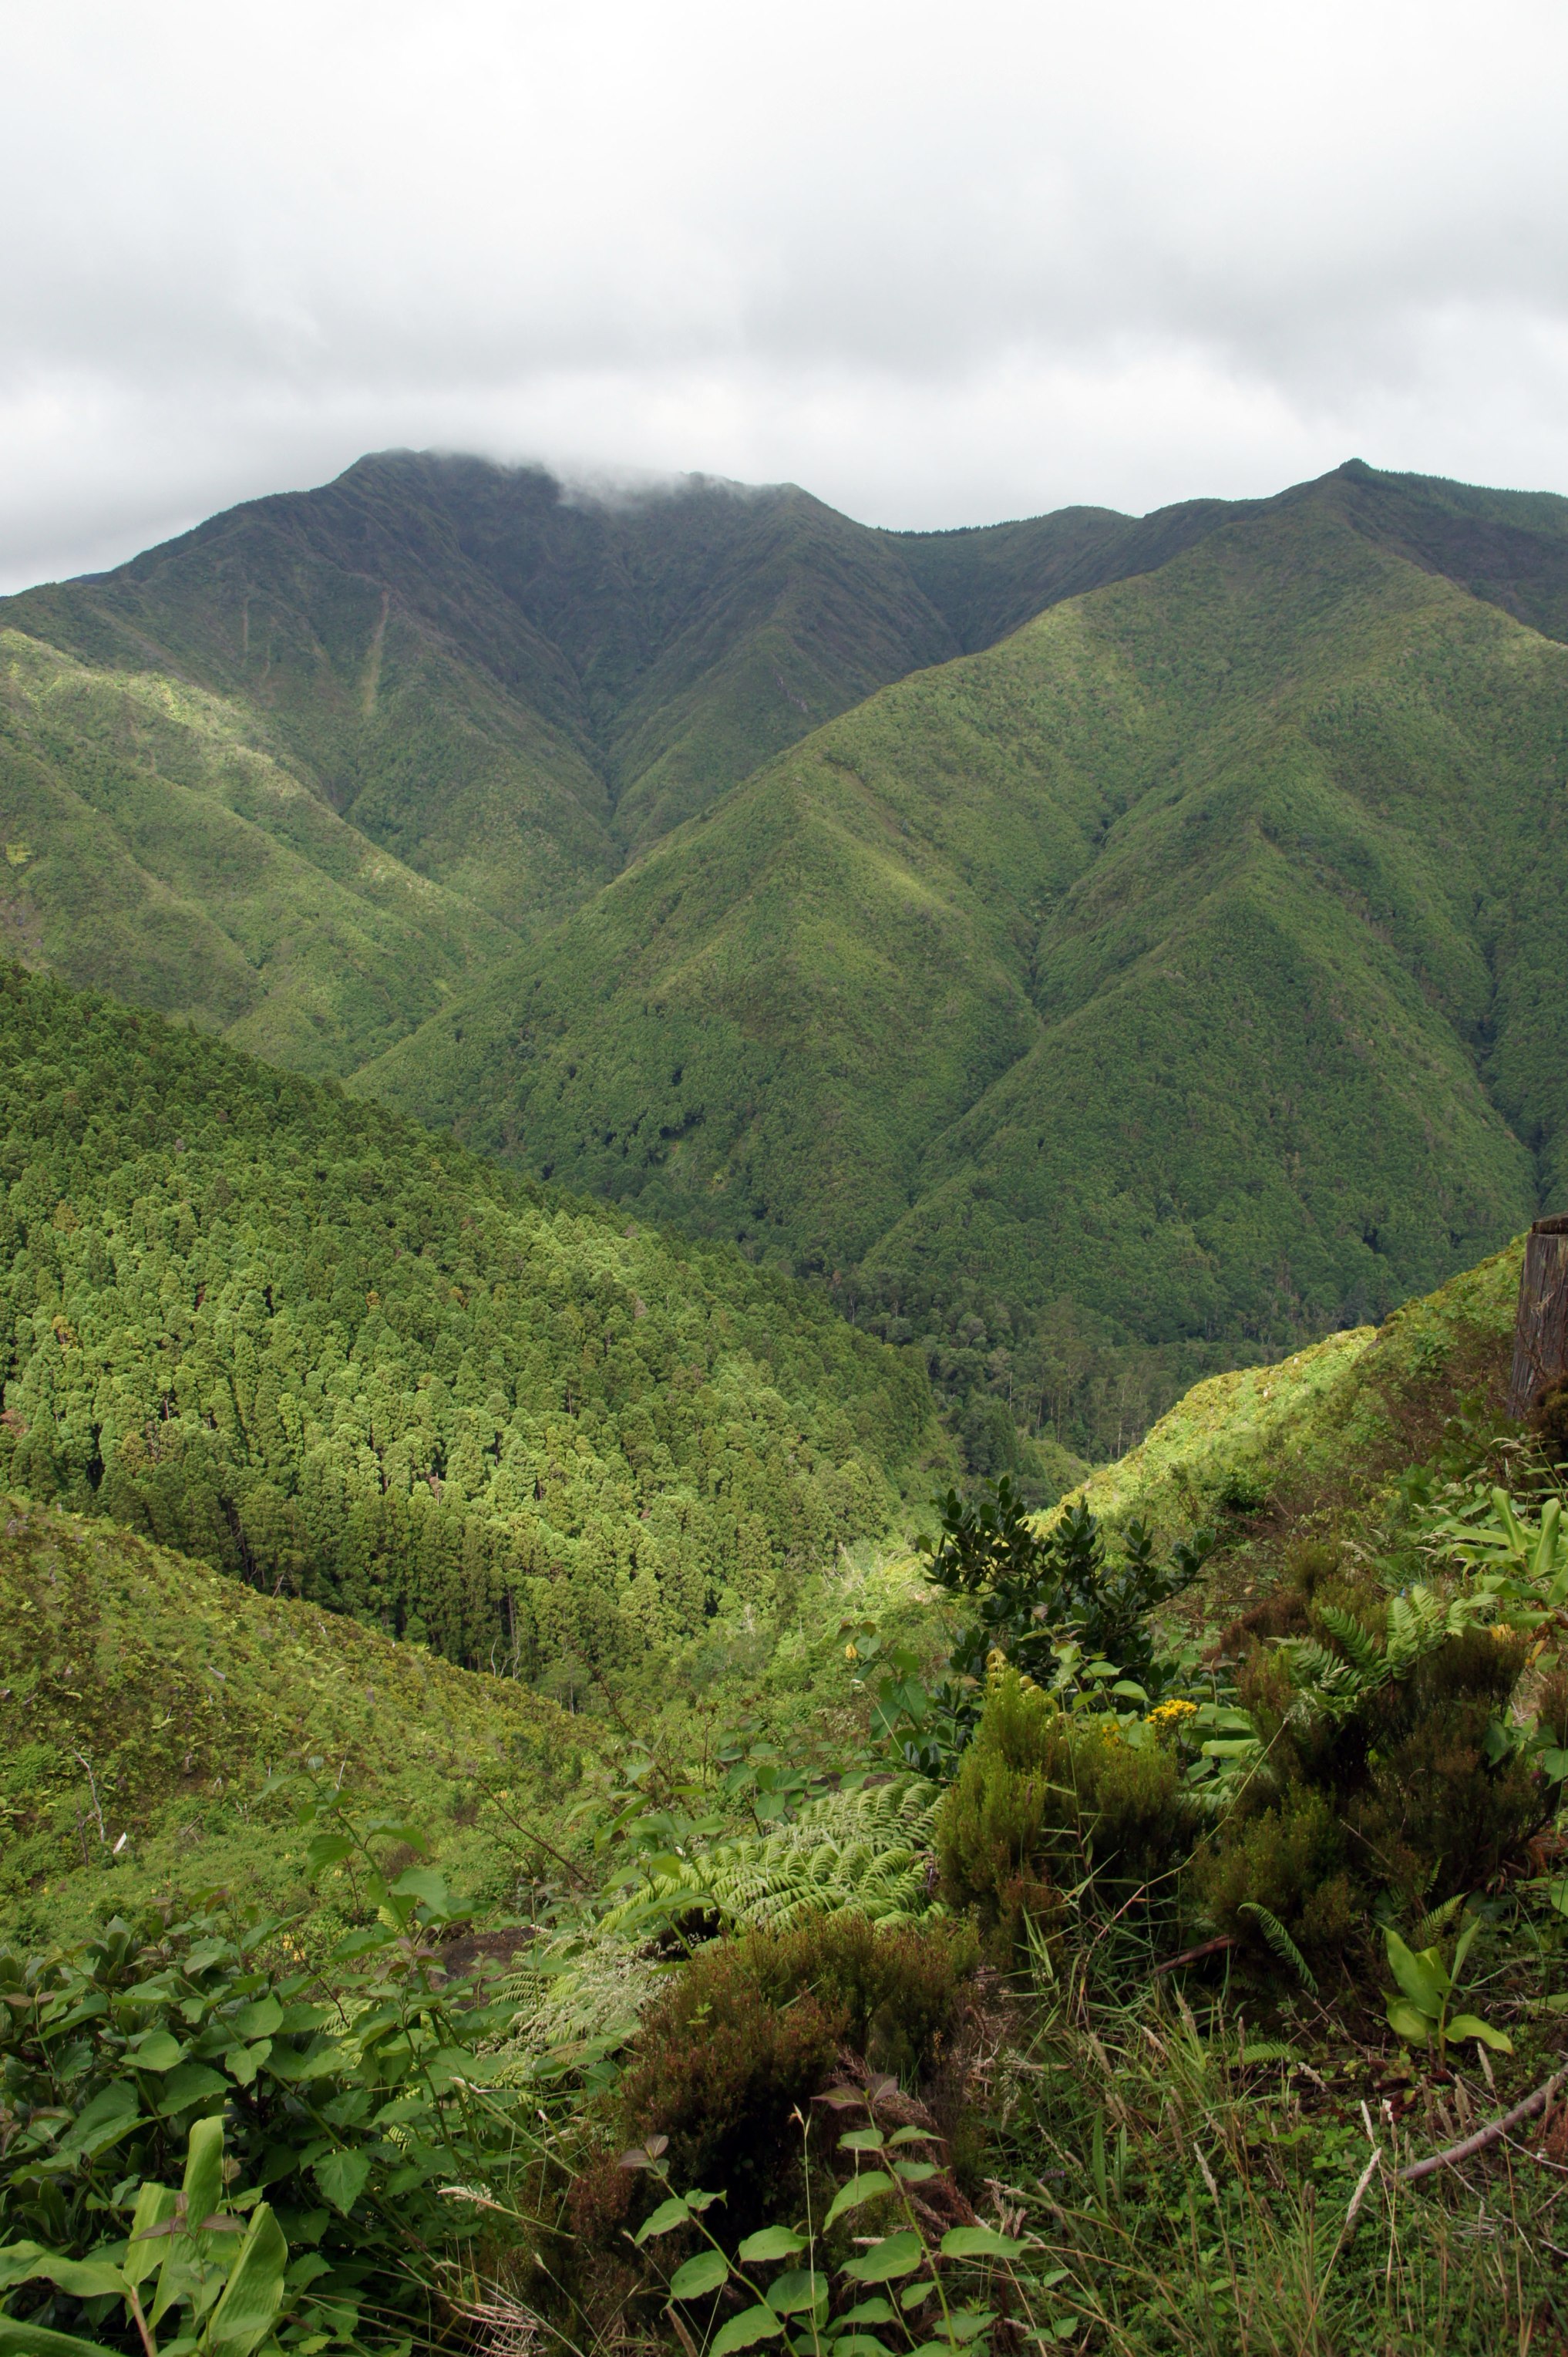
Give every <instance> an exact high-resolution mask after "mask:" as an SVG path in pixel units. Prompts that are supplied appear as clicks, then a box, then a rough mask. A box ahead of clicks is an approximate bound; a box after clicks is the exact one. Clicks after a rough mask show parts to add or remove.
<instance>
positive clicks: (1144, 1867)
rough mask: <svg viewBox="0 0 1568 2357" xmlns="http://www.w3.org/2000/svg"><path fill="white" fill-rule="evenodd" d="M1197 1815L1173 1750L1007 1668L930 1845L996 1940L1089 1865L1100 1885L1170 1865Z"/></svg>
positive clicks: (1037, 1912) (963, 1901)
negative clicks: (1075, 1708)
mask: <svg viewBox="0 0 1568 2357" xmlns="http://www.w3.org/2000/svg"><path fill="white" fill-rule="evenodd" d="M1196 1831H1197V1811H1196V1808H1195V1806H1194V1804H1193V1803H1192V1801H1191V1800H1190V1798H1189V1797H1188V1795H1187V1792H1186V1791H1185V1790H1184V1788H1183V1785H1182V1781H1181V1772H1180V1770H1179V1767H1178V1765H1177V1762H1176V1758H1175V1755H1174V1754H1173V1753H1172V1752H1170V1751H1168V1750H1166V1749H1164V1748H1163V1747H1161V1746H1159V1745H1156V1744H1154V1743H1148V1744H1144V1745H1137V1746H1134V1745H1133V1744H1131V1743H1128V1742H1127V1741H1125V1740H1124V1739H1123V1738H1122V1736H1121V1734H1120V1733H1119V1731H1118V1729H1117V1728H1116V1727H1115V1726H1114V1724H1113V1723H1111V1722H1109V1721H1108V1720H1106V1719H1105V1718H1104V1717H1102V1716H1101V1714H1098V1713H1075V1712H1071V1711H1066V1710H1063V1709H1062V1708H1061V1706H1060V1705H1059V1704H1058V1702H1057V1701H1056V1700H1055V1699H1054V1697H1052V1696H1051V1695H1047V1694H1045V1693H1043V1692H1042V1691H1041V1690H1040V1689H1039V1688H1038V1687H1036V1686H1035V1685H1033V1684H1031V1683H1030V1682H1029V1681H1028V1680H1027V1679H1026V1678H1023V1677H1020V1675H1019V1674H1018V1673H1017V1672H1016V1671H1015V1670H1011V1669H1006V1670H1002V1671H999V1672H998V1673H997V1674H995V1675H993V1678H992V1679H991V1681H990V1683H989V1685H988V1687H987V1691H986V1699H985V1708H984V1711H983V1715H982V1717H981V1721H980V1725H979V1727H978V1729H977V1730H976V1734H975V1738H974V1740H973V1742H972V1744H971V1746H970V1748H969V1749H968V1750H967V1751H966V1752H965V1754H964V1757H963V1760H962V1763H961V1767H960V1770H959V1773H958V1778H957V1781H955V1782H954V1783H953V1784H952V1785H951V1786H950V1789H949V1791H948V1792H947V1793H946V1794H945V1795H944V1797H943V1800H942V1803H941V1806H940V1810H939V1812H938V1816H937V1855H938V1857H939V1859H940V1865H941V1871H942V1883H943V1889H944V1891H945V1892H946V1895H947V1897H948V1898H949V1899H950V1900H951V1901H952V1902H953V1903H954V1904H956V1905H958V1906H961V1907H970V1908H973V1909H974V1910H975V1912H976V1914H977V1915H978V1917H979V1920H980V1921H981V1923H982V1925H983V1928H984V1929H985V1931H986V1932H988V1933H990V1934H991V1935H992V1936H993V1941H994V1942H996V1943H998V1944H1000V1945H1002V1946H1005V1945H1007V1944H1009V1943H1011V1941H1012V1940H1014V1939H1015V1938H1016V1936H1017V1935H1018V1932H1019V1931H1020V1928H1021V1924H1022V1919H1023V1918H1024V1917H1025V1916H1026V1915H1028V1916H1033V1917H1036V1918H1044V1917H1048V1916H1049V1915H1050V1913H1051V1912H1052V1910H1053V1907H1054V1905H1055V1894H1056V1890H1057V1889H1058V1887H1059V1885H1060V1884H1061V1883H1062V1881H1063V1880H1064V1879H1067V1880H1073V1881H1076V1880H1078V1879H1079V1878H1080V1877H1081V1876H1082V1875H1083V1874H1084V1873H1085V1872H1086V1871H1087V1870H1088V1869H1089V1868H1090V1867H1093V1868H1094V1869H1095V1872H1096V1878H1097V1882H1098V1885H1099V1887H1100V1888H1101V1889H1102V1890H1111V1889H1115V1890H1117V1891H1120V1892H1124V1891H1125V1890H1126V1889H1129V1888H1130V1887H1133V1886H1136V1885H1137V1884H1140V1883H1148V1882H1157V1881H1159V1880H1161V1879H1163V1878H1165V1877H1167V1876H1169V1875H1170V1874H1171V1873H1172V1872H1173V1870H1174V1869H1175V1868H1176V1867H1178V1866H1179V1865H1180V1863H1181V1861H1182V1859H1183V1858H1184V1857H1186V1855H1187V1851H1188V1849H1189V1848H1190V1846H1191V1844H1192V1841H1193V1838H1194V1836H1195V1834H1196Z"/></svg>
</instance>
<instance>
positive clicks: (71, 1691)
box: [0, 1498, 593, 1940]
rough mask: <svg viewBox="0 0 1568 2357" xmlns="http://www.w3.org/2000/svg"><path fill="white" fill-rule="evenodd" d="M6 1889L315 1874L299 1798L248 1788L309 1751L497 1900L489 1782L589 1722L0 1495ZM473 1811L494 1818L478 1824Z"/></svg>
mask: <svg viewBox="0 0 1568 2357" xmlns="http://www.w3.org/2000/svg"><path fill="white" fill-rule="evenodd" d="M0 1518H3V1519H0V1754H3V1759H4V1769H3V1771H0V1772H3V1776H4V1798H3V1803H0V1805H3V1807H4V1813H5V1841H4V1855H3V1859H0V1905H3V1907H4V1910H5V1918H6V1920H7V1922H8V1924H9V1926H10V1928H11V1930H12V1932H13V1933H14V1934H19V1935H21V1936H25V1937H27V1938H30V1939H35V1940H36V1939H40V1938H43V1937H45V1936H46V1935H47V1934H48V1932H54V1933H56V1934H57V1935H59V1934H60V1933H62V1932H64V1931H66V1930H67V1929H70V1930H71V1931H80V1930H83V1929H85V1928H86V1927H87V1925H88V1924H89V1923H90V1922H91V1921H92V1919H93V1916H94V1914H95V1912H97V1911H99V1910H106V1911H111V1912H112V1911H115V1910H118V1911H120V1912H123V1913H124V1912H129V1913H132V1914H134V1913H136V1912H138V1911H139V1910H142V1909H145V1906H146V1905H147V1904H148V1903H149V1901H150V1900H151V1899H152V1898H153V1897H155V1896H156V1895H157V1894H159V1893H162V1892H165V1891H166V1890H167V1889H169V1888H170V1887H171V1886H173V1887H175V1888H183V1889H186V1890H187V1891H188V1892H194V1891H199V1890H201V1889H208V1888H210V1887H212V1886H215V1885H218V1884H224V1885H237V1887H238V1888H239V1889H242V1891H243V1892H244V1893H245V1894H246V1897H247V1899H248V1900H250V1901H251V1902H252V1903H253V1904H257V1905H264V1906H265V1907H266V1908H268V1909H269V1910H279V1911H281V1912H284V1913H288V1912H290V1911H292V1910H295V1909H296V1908H298V1907H299V1906H300V1905H301V1904H302V1903H304V1902H305V1901H306V1899H307V1897H308V1893H307V1890H306V1884H305V1882H304V1879H303V1877H302V1872H301V1861H300V1858H299V1856H298V1845H297V1842H296V1841H295V1838H294V1835H293V1833H292V1819H290V1818H286V1817H285V1819H283V1820H282V1821H280V1820H279V1819H278V1817H277V1815H276V1813H275V1812H274V1811H271V1810H269V1809H268V1808H267V1806H265V1805H264V1803H263V1801H262V1800H261V1799H260V1797H259V1796H261V1795H263V1793H264V1792H265V1790H266V1787H267V1785H268V1783H269V1781H270V1780H271V1779H272V1778H274V1776H275V1775H278V1774H280V1773H282V1772H284V1771H287V1770H298V1769H299V1768H300V1766H301V1763H302V1762H304V1761H306V1760H311V1759H317V1760H320V1761H321V1762H322V1770H321V1772H322V1774H323V1775H324V1776H325V1778H326V1779H327V1780H328V1781H332V1780H335V1779H338V1778H343V1779H344V1780H346V1781H347V1783H348V1785H349V1789H351V1790H353V1791H355V1792H362V1793H364V1794H366V1795H367V1796H369V1797H370V1798H371V1799H373V1801H374V1803H375V1804H376V1806H377V1807H378V1808H379V1809H381V1811H383V1812H384V1813H389V1814H391V1815H393V1816H395V1817H398V1818H400V1819H402V1820H403V1821H406V1822H413V1823H417V1824H423V1825H424V1826H426V1827H427V1828H429V1830H430V1832H431V1834H432V1835H433V1836H434V1837H435V1838H438V1839H439V1840H440V1841H441V1844H442V1847H443V1852H444V1855H445V1856H446V1859H447V1862H448V1865H449V1867H451V1868H452V1869H453V1870H454V1871H455V1872H456V1873H457V1874H459V1875H460V1876H461V1877H462V1878H463V1879H464V1880H465V1882H467V1883H468V1884H469V1885H471V1886H473V1887H475V1888H477V1889H479V1890H480V1891H481V1893H482V1894H483V1896H484V1897H485V1898H486V1900H488V1901H489V1903H490V1904H492V1905H493V1904H495V1903H498V1902H504V1900H506V1899H507V1897H508V1896H509V1895H510V1889H511V1880H512V1870H511V1869H510V1868H509V1867H507V1866H506V1865H505V1864H504V1863H502V1864H498V1862H497V1858H496V1841H495V1835H496V1828H497V1825H498V1824H500V1823H502V1820H501V1819H499V1817H497V1815H496V1813H495V1810H494V1805H493V1803H489V1802H488V1800H487V1799H486V1796H487V1795H488V1794H489V1792H491V1791H492V1790H500V1789H503V1788H506V1787H507V1786H509V1785H510V1783H511V1782H512V1781H518V1782H520V1783H521V1784H522V1785H523V1786H524V1787H526V1786H527V1785H528V1784H529V1783H530V1782H531V1781H532V1778H533V1776H534V1775H535V1774H536V1773H537V1772H538V1763H539V1762H540V1761H541V1760H542V1759H543V1758H545V1757H546V1756H547V1755H553V1757H554V1758H555V1760H556V1761H557V1763H558V1766H559V1769H560V1771H561V1773H562V1775H563V1776H564V1777H565V1778H566V1779H567V1780H568V1781H570V1778H571V1776H572V1774H573V1773H575V1769H574V1767H573V1762H574V1760H577V1761H580V1760H581V1759H582V1758H583V1757H584V1756H585V1753H586V1752H591V1749H592V1744H593V1733H592V1730H591V1729H590V1728H587V1727H585V1726H584V1725H583V1724H582V1723H581V1722H580V1721H573V1720H570V1719H568V1718H566V1717H564V1716H563V1715H562V1713H561V1712H560V1711H559V1710H558V1709H557V1708H556V1707H555V1706H554V1705H553V1704H552V1703H549V1702H547V1701H545V1700H544V1699H543V1698H542V1696H540V1695H536V1694H534V1693H532V1692H531V1691H530V1689H529V1688H528V1687H526V1686H523V1685H521V1684H519V1683H518V1682H517V1681H516V1680H515V1679H506V1678H492V1677H488V1676H485V1677H480V1676H475V1675H473V1674H465V1673H463V1672H461V1671H459V1670H456V1669H455V1668H453V1667H452V1666H451V1665H450V1664H449V1663H446V1662H443V1661H440V1660H438V1659H435V1658H433V1657H432V1656H431V1655H430V1654H429V1653H428V1652H425V1651H424V1650H423V1649H422V1648H419V1647H416V1646H413V1645H407V1644H399V1643H397V1642H395V1641H393V1640H392V1639H391V1638H389V1637H384V1636H382V1635H381V1632H380V1631H377V1630H371V1629H366V1628H364V1627H362V1626H361V1625H360V1623H358V1622H356V1621H354V1620H348V1619H345V1618H343V1617H342V1616H340V1615H329V1614H327V1613H324V1612H323V1611H322V1610H321V1609H319V1607H317V1606H312V1605H306V1604H302V1603H297V1602H290V1601H288V1600H286V1599H285V1598H274V1597H263V1596H257V1595H255V1594H254V1593H253V1592H252V1590H251V1589H249V1588H247V1587H245V1586H244V1585H243V1584H242V1582H241V1581H239V1580H236V1579H232V1578H229V1577H223V1576H221V1575H220V1574H218V1573H216V1572H212V1571H209V1570H208V1569H207V1568H206V1567H205V1566H202V1565H199V1564H193V1563H191V1562H189V1561H188V1560H187V1559H185V1558H184V1557H181V1556H177V1555H169V1554H167V1553H166V1552H165V1551H164V1550H163V1549H162V1548H158V1547H154V1546H150V1545H148V1544H146V1543H145V1541H144V1540H141V1539H138V1538H136V1537H134V1535H133V1534H131V1533H130V1532H128V1531H125V1530H122V1529H120V1528H118V1527H116V1525H114V1524H113V1523H106V1522H104V1521H103V1520H102V1519H101V1518H96V1517H95V1518H92V1519H91V1520H90V1519H87V1518H84V1517H81V1516H76V1515H69V1514H60V1513H58V1512H50V1511H48V1510H47V1509H45V1508H43V1507H39V1506H36V1505H30V1504H28V1503H27V1501H24V1500H21V1499H18V1498H0ZM481 1815H484V1816H485V1818H486V1823H485V1824H483V1825H481V1824H480V1818H481Z"/></svg>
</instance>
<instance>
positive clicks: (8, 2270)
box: [0, 2243, 48, 2291]
mask: <svg viewBox="0 0 1568 2357" xmlns="http://www.w3.org/2000/svg"><path fill="white" fill-rule="evenodd" d="M47 2256H48V2253H47V2252H46V2251H45V2249H44V2246H43V2244H41V2243H6V2244H3V2245H0V2291H9V2290H10V2288H11V2286H12V2285H13V2284H19V2283H26V2282H27V2278H28V2276H30V2275H31V2274H32V2272H33V2262H34V2261H35V2259H41V2258H47Z"/></svg>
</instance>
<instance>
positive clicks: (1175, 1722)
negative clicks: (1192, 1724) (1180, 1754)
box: [1148, 1695, 1197, 1735]
mask: <svg viewBox="0 0 1568 2357" xmlns="http://www.w3.org/2000/svg"><path fill="white" fill-rule="evenodd" d="M1196 1710H1197V1704H1196V1703H1195V1702H1187V1701H1186V1700H1185V1699H1184V1698H1183V1697H1182V1696H1181V1695H1172V1697H1171V1699H1170V1701H1169V1702H1161V1703H1156V1704H1155V1707H1154V1709H1153V1710H1152V1711H1151V1712H1150V1713H1149V1722H1148V1723H1149V1725H1150V1726H1151V1727H1153V1728H1154V1730H1155V1734H1156V1735H1169V1734H1171V1733H1173V1732H1174V1730H1175V1729H1176V1727H1179V1726H1180V1725H1181V1723H1182V1720H1183V1719H1184V1718H1188V1717H1191V1716H1192V1715H1193V1713H1194V1712H1195V1711H1196Z"/></svg>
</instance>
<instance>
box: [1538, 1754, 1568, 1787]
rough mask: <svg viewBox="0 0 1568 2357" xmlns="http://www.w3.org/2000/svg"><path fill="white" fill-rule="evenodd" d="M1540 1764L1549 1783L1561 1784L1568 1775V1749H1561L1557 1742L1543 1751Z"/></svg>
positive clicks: (1542, 1772)
mask: <svg viewBox="0 0 1568 2357" xmlns="http://www.w3.org/2000/svg"><path fill="white" fill-rule="evenodd" d="M1540 1764H1541V1774H1542V1775H1543V1776H1544V1777H1545V1778H1546V1780H1547V1781H1548V1783H1550V1784H1561V1783H1562V1781H1563V1778H1564V1777H1565V1776H1568V1751H1563V1750H1560V1749H1558V1747H1557V1746H1556V1745H1555V1744H1552V1746H1551V1747H1550V1748H1549V1749H1547V1750H1545V1751H1543V1752H1541V1755H1540Z"/></svg>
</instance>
